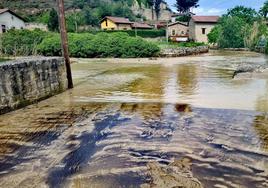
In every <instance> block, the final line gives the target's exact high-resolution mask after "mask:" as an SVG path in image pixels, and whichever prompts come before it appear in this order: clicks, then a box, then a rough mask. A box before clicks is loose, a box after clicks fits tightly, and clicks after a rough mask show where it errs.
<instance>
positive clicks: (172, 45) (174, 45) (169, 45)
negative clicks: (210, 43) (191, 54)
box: [154, 42, 206, 49]
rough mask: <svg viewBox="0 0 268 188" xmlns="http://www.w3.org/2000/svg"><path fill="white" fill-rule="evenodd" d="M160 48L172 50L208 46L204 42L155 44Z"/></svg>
mask: <svg viewBox="0 0 268 188" xmlns="http://www.w3.org/2000/svg"><path fill="white" fill-rule="evenodd" d="M154 43H155V44H157V45H158V46H159V48H161V49H168V48H169V49H170V48H186V47H188V48H193V47H198V46H206V44H205V43H203V42H180V43H176V42H168V43H167V42H154Z"/></svg>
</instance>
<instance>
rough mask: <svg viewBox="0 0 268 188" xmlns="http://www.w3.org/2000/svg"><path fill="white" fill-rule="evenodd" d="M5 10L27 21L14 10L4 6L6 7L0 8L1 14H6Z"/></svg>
mask: <svg viewBox="0 0 268 188" xmlns="http://www.w3.org/2000/svg"><path fill="white" fill-rule="evenodd" d="M5 12H9V13H10V14H12V15H14V16H16V17H18V18H20V19H21V20H23V21H25V19H24V18H22V17H21V16H19V15H18V14H16V13H15V12H13V11H12V10H10V9H8V8H4V9H0V14H4V13H5Z"/></svg>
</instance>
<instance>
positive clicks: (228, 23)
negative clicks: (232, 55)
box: [217, 17, 247, 48]
mask: <svg viewBox="0 0 268 188" xmlns="http://www.w3.org/2000/svg"><path fill="white" fill-rule="evenodd" d="M221 24H222V28H221V35H220V37H219V40H218V45H219V46H220V47H221V48H243V47H245V45H244V36H245V28H247V23H245V22H244V20H243V19H241V18H239V17H229V18H224V19H223V20H222V23H221ZM217 32H220V31H217Z"/></svg>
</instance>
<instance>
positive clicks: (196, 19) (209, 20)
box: [192, 16, 220, 23]
mask: <svg viewBox="0 0 268 188" xmlns="http://www.w3.org/2000/svg"><path fill="white" fill-rule="evenodd" d="M219 18H220V17H219V16H192V19H193V21H194V22H201V23H202V22H203V23H217V22H218V20H219Z"/></svg>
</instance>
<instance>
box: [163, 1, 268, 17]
mask: <svg viewBox="0 0 268 188" xmlns="http://www.w3.org/2000/svg"><path fill="white" fill-rule="evenodd" d="M166 1H167V2H168V3H169V5H170V7H171V8H172V9H173V10H175V8H174V7H173V5H174V4H175V2H176V0H166ZM264 1H265V0H200V1H199V5H200V6H199V7H198V8H197V9H195V10H194V12H195V13H196V14H197V15H221V14H224V13H225V12H226V10H227V9H229V8H232V7H234V6H236V5H244V6H247V7H251V8H255V9H256V10H259V9H260V7H261V6H262V5H263V3H264Z"/></svg>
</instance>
